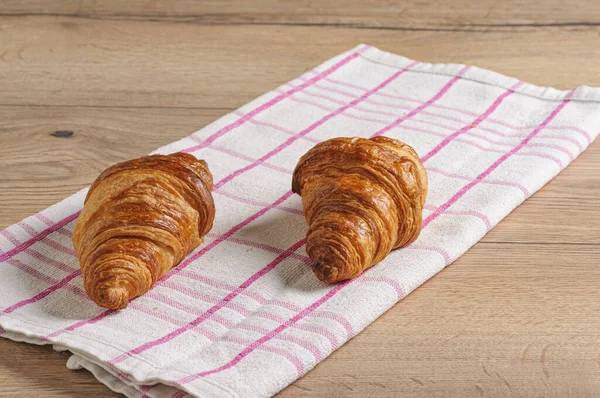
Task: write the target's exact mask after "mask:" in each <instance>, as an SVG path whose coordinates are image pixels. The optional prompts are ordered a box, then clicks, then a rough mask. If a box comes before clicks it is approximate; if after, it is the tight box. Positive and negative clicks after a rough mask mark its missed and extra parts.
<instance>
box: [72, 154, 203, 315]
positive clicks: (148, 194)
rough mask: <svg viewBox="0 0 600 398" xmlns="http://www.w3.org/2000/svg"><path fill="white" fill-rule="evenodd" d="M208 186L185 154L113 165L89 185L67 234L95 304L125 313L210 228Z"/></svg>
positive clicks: (198, 163) (197, 165)
mask: <svg viewBox="0 0 600 398" xmlns="http://www.w3.org/2000/svg"><path fill="white" fill-rule="evenodd" d="M212 187H213V179H212V175H211V173H210V171H209V170H208V166H207V165H206V162H205V161H204V160H198V159H196V158H195V157H194V156H192V155H189V154H185V153H175V154H172V155H166V156H165V155H152V156H144V157H142V158H139V159H134V160H129V161H126V162H122V163H118V164H116V165H114V166H112V167H110V168H108V169H107V170H105V171H104V172H103V173H102V174H100V176H99V177H98V178H97V179H96V181H94V183H93V184H92V186H91V188H90V190H89V191H88V193H87V196H86V198H85V202H84V206H83V210H82V211H81V214H80V215H79V218H78V219H77V222H76V224H75V229H74V230H73V245H74V246H75V251H76V253H77V256H78V257H79V261H80V265H81V272H82V274H83V281H84V287H85V291H86V292H87V294H88V295H89V296H90V298H91V299H92V300H94V302H96V304H98V305H99V306H101V307H105V308H110V309H114V310H116V309H122V308H125V307H127V304H128V302H129V300H131V299H133V298H135V297H137V296H139V295H141V294H144V293H145V292H147V291H148V290H149V289H150V288H151V287H152V286H153V285H154V283H155V282H156V281H157V280H159V279H160V278H162V277H163V276H164V275H165V274H166V273H167V272H168V271H169V270H170V269H171V268H173V267H175V266H176V265H177V264H179V263H180V262H181V260H183V258H184V257H185V256H187V255H188V254H189V253H190V252H191V251H192V250H194V249H195V248H196V247H197V246H198V245H199V244H200V243H202V241H203V237H204V235H206V233H207V232H208V231H209V230H210V229H211V228H212V224H213V220H214V217H215V205H214V202H213V198H212V194H211V191H212Z"/></svg>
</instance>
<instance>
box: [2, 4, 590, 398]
mask: <svg viewBox="0 0 600 398" xmlns="http://www.w3.org/2000/svg"><path fill="white" fill-rule="evenodd" d="M395 3H397V4H395ZM426 3H427V4H426ZM599 41H600V2H598V1H595V0H588V1H580V2H575V1H570V2H567V1H560V0H548V1H537V2H533V1H526V0H506V1H497V0H490V1H477V2H475V1H467V0H457V1H453V2H444V1H441V0H432V1H429V2H424V1H420V0H407V1H403V2H392V1H369V2H367V1H354V2H348V1H340V0H335V1H324V2H317V1H304V2H295V3H294V2H292V1H284V0H280V1H275V0H274V1H252V2H250V1H247V2H244V1H241V0H231V1H226V2H219V1H206V2H201V1H191V0H188V1H177V2H174V1H164V2H159V1H150V0H129V1H119V0H96V1H91V0H81V1H75V0H65V1H61V2H58V1H55V2H49V1H42V0H4V1H3V2H2V4H1V5H0V120H1V124H0V167H1V170H2V172H1V173H0V227H6V226H8V225H10V224H12V223H15V222H17V221H19V220H20V219H22V218H23V217H25V216H28V215H31V214H33V213H34V212H37V211H39V210H41V209H43V208H45V207H47V206H48V205H51V204H53V203H54V202H56V201H58V200H60V199H62V198H64V197H65V196H67V195H69V194H71V193H74V192H75V191H76V190H78V189H80V188H81V187H83V186H85V185H87V184H89V183H91V182H92V181H93V179H94V178H95V176H96V175H97V174H98V173H99V172H100V171H102V170H103V169H104V168H106V167H107V166H108V165H110V164H112V163H115V162H118V161H121V160H124V159H128V158H132V157H137V156H141V155H144V154H146V153H148V152H150V151H151V150H153V149H155V148H157V147H158V146H161V145H164V144H166V143H168V142H170V141H173V140H175V139H177V138H180V137H183V136H185V135H188V134H190V133H191V132H193V131H195V130H197V129H199V128H201V127H202V126H204V125H205V124H207V123H209V122H210V121H212V120H214V119H216V118H218V117H219V116H221V115H223V114H224V113H226V112H229V111H231V110H233V109H236V108H237V107H239V106H240V105H242V104H244V103H246V102H247V101H249V100H251V99H253V98H254V97H256V96H258V95H259V94H262V93H263V92H265V91H267V90H269V89H273V88H275V87H276V86H278V85H280V84H282V83H284V82H286V81H288V80H290V79H292V78H294V77H296V76H298V75H299V74H301V73H302V72H304V71H306V70H307V69H309V68H311V67H313V66H315V65H316V64H318V63H320V62H322V61H323V60H325V59H327V58H329V57H331V56H333V55H335V54H337V53H339V52H342V51H344V50H347V49H349V48H351V47H353V46H355V45H356V44H358V43H361V42H363V43H368V44H371V45H374V46H377V47H380V48H382V49H384V50H388V51H392V52H395V53H399V54H402V55H405V56H407V57H410V58H413V59H417V60H421V61H427V62H457V63H468V64H473V65H477V66H480V67H484V68H490V69H494V70H496V71H498V72H501V73H504V74H507V75H510V76H515V77H519V78H520V79H522V80H526V81H529V82H533V83H536V84H539V85H551V86H555V87H557V88H560V89H566V88H571V87H575V86H578V85H584V84H586V85H591V86H600V74H599V73H598V65H600V47H599V46H598V43H599ZM599 128H600V126H599ZM599 197H600V144H599V143H595V144H593V145H592V146H591V147H590V148H589V149H588V150H587V151H586V152H585V153H584V154H583V155H581V156H580V157H579V158H578V159H577V160H576V161H575V162H574V163H573V164H572V165H571V166H569V167H568V168H567V169H566V170H565V171H564V172H563V173H562V174H560V175H559V176H558V177H557V178H556V179H555V180H553V181H552V182H551V183H549V184H548V185H547V186H546V187H544V188H543V189H542V190H541V191H540V192H538V193H537V194H535V195H534V196H533V197H532V198H530V199H529V200H527V202H526V203H525V204H524V205H522V206H521V207H519V208H518V209H517V210H516V211H515V212H514V213H512V214H511V215H510V216H509V217H507V218H506V219H505V220H504V221H502V222H501V223H500V225H498V226H497V227H496V228H494V230H493V231H491V232H490V233H489V234H488V235H487V236H486V237H485V238H484V239H483V240H482V241H481V242H480V243H478V244H477V245H475V247H473V248H472V249H471V250H470V251H469V252H468V253H467V254H466V255H464V256H463V257H462V258H460V259H459V260H458V261H456V262H455V263H454V264H452V266H450V267H448V268H447V269H446V270H445V271H443V272H441V273H440V274H438V275H437V276H436V277H434V278H433V279H432V280H430V281H429V282H427V283H425V284H424V285H423V286H422V287H420V288H419V289H417V290H416V291H415V292H414V293H412V294H411V295H410V296H409V297H408V298H406V299H405V300H403V301H402V302H401V303H399V304H398V305H396V306H395V307H394V308H393V309H391V310H390V311H388V312H387V313H386V314H385V315H384V316H382V317H381V318H380V319H379V320H377V321H376V322H374V323H373V324H372V325H371V326H370V327H368V328H367V329H366V330H365V331H364V332H363V333H361V334H360V335H359V336H358V337H356V338H354V339H353V340H352V341H350V342H349V343H347V344H346V345H344V346H343V347H342V348H341V349H339V350H338V351H337V352H335V353H334V354H333V355H331V357H329V358H328V359H326V360H325V361H324V362H322V363H321V364H320V365H318V366H317V367H316V368H315V369H314V370H312V371H311V372H309V373H308V374H307V375H306V376H305V377H303V378H302V379H301V380H298V381H297V382H296V383H294V384H292V385H291V386H290V387H288V388H287V389H286V390H284V391H283V393H282V394H281V396H283V397H292V396H300V395H301V396H314V397H317V396H339V395H344V396H355V397H364V396H440V397H441V396H444V397H446V396H461V397H471V396H472V397H490V396H493V397H503V396H510V395H514V396H554V397H566V396H573V397H574V396H578V397H579V396H581V397H583V396H589V397H592V396H600V354H599V353H600V338H599V337H600V293H599V287H600V267H598V266H599V265H600V245H599V244H600V199H598V198H599ZM65 360H66V357H65V356H63V355H61V354H58V353H55V352H53V351H52V350H51V349H49V348H48V347H34V346H30V345H26V344H18V343H14V342H11V341H6V340H3V339H0V395H2V396H10V397H12V396H16V395H17V393H19V395H21V396H37V397H50V396H71V397H79V396H82V395H86V396H88V397H91V396H98V397H99V396H102V397H105V396H113V395H114V394H112V393H111V392H110V391H109V390H108V389H107V388H106V387H104V386H102V385H101V384H100V383H98V382H96V381H95V380H94V379H93V377H92V376H91V375H90V374H89V373H87V372H84V371H81V372H71V371H69V370H67V369H66V368H65Z"/></svg>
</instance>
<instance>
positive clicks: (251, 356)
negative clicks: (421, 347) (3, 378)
mask: <svg viewBox="0 0 600 398" xmlns="http://www.w3.org/2000/svg"><path fill="white" fill-rule="evenodd" d="M599 102H600V90H599V89H595V88H590V87H578V88H577V89H574V90H570V91H558V90H555V89H552V88H542V87H536V86H534V85H531V84H527V83H523V82H521V81H519V80H516V79H512V78H508V77H506V76H502V75H499V74H497V73H494V72H490V71H486V70H482V69H478V68H475V67H469V66H464V65H452V64H426V63H420V62H415V61H412V60H409V59H406V58H404V57H401V56H397V55H394V54H390V53H386V52H383V51H380V50H378V49H376V48H373V47H369V46H365V45H360V46H358V47H356V48H355V49H352V50H351V51H348V52H346V53H344V54H341V55H339V56H337V57H335V58H333V59H331V60H329V61H327V62H325V63H324V64H322V65H320V66H318V67H316V68H315V69H313V70H311V71H310V72H307V73H305V74H304V75H302V76H300V77H299V78H297V79H295V80H293V81H291V82H289V83H287V84H285V85H284V86H281V87H279V88H278V89H276V90H274V91H271V92H269V93H267V94H265V95H263V96H261V97H260V98H258V99H256V100H254V101H252V102H251V103H249V104H247V105H245V106H243V107H242V108H240V109H239V110H238V111H236V112H233V113H231V114H228V115H226V116H224V117H222V118H221V119H219V120H217V121H215V122H214V123H212V124H211V125H209V126H207V127H205V128H204V129H202V130H200V131H198V132H196V133H194V134H192V135H191V136H189V137H186V138H183V139H181V140H179V141H177V142H175V143H173V144H171V145H168V146H166V147H163V148H161V149H159V150H158V151H157V152H158V153H172V152H176V151H184V152H188V153H192V154H193V155H195V156H197V157H198V158H202V159H206V161H207V162H208V164H209V166H210V169H211V171H212V173H213V175H214V177H215V181H216V183H215V189H214V193H213V195H214V197H215V202H216V208H217V210H216V214H217V216H216V219H215V226H214V228H213V230H212V231H211V232H210V233H209V235H208V236H207V239H206V243H205V244H203V245H201V246H200V247H199V248H198V249H197V250H196V251H195V252H193V253H192V254H191V255H190V256H188V257H187V258H186V259H185V260H184V261H183V262H182V263H181V264H180V265H179V267H177V268H175V269H173V270H172V271H171V272H169V274H168V275H167V276H165V277H164V278H163V279H162V280H160V281H159V282H157V283H156V285H155V287H154V288H153V289H152V290H151V291H150V292H148V293H147V294H145V295H144V296H143V297H140V298H137V299H135V300H133V301H132V302H131V304H130V306H129V308H127V309H126V310H124V311H120V312H114V311H107V310H104V309H102V308H99V307H97V306H96V305H95V304H94V303H93V302H92V301H90V300H89V299H88V298H87V297H86V294H85V292H84V290H83V285H82V278H81V273H80V271H79V265H78V261H77V258H76V257H75V252H74V251H73V247H72V244H71V232H72V229H73V224H74V221H75V219H76V217H77V215H78V213H79V211H80V209H81V207H82V204H83V199H84V197H85V194H86V191H87V190H86V189H84V190H82V191H80V192H78V193H77V194H75V195H73V196H71V197H69V198H67V199H65V200H64V201H62V202H60V203H58V204H56V205H54V206H52V207H50V208H48V209H46V210H44V211H42V212H41V213H39V214H36V215H35V216H32V217H29V218H27V219H25V220H23V221H22V222H20V223H18V224H16V225H13V226H11V227H9V228H8V229H6V230H5V231H2V233H1V235H0V250H1V251H0V326H1V327H0V332H1V333H2V336H3V337H6V338H9V339H13V340H19V341H27V342H30V343H33V344H53V345H54V346H55V348H56V349H59V350H69V351H71V352H72V353H73V355H72V356H71V358H70V359H69V361H68V364H67V365H68V366H69V367H70V368H73V369H77V368H86V369H88V370H89V371H91V372H92V373H93V374H94V375H95V376H96V377H97V378H98V380H100V381H101V382H103V383H105V384H106V385H108V386H109V387H110V388H112V389H113V390H115V391H118V392H121V393H123V394H125V395H127V396H129V397H146V396H149V397H173V398H176V397H183V396H186V395H188V394H190V395H193V396H202V397H207V396H210V397H221V396H232V397H262V396H268V395H272V394H274V393H276V392H277V391H279V390H281V389H282V388H284V387H285V386H287V385H288V384H289V383H291V382H293V381H294V380H296V379H297V378H299V377H301V376H302V375H303V374H305V373H306V372H307V371H309V370H310V369H311V368H312V367H314V366H315V365H316V364H317V363H318V362H320V361H322V360H323V359H324V358H325V357H327V355H329V354H330V353H331V352H332V351H334V350H335V349H336V348H338V347H339V346H341V345H342V344H344V342H346V341H347V340H348V339H350V338H351V337H352V336H354V335H356V334H357V333H359V332H360V331H361V330H362V329H363V328H364V327H366V326H367V325H368V324H369V323H371V322H372V321H373V320H375V319H376V318H377V317H378V316H380V315H381V314H382V313H383V312H385V311H386V310H387V309H389V308H390V307H391V306H393V305H394V304H395V303H396V302H398V301H399V300H401V299H402V298H403V297H404V296H406V295H407V294H408V293H410V292H411V291H412V290H414V289H415V288H417V287H418V286H419V285H420V284H422V283H423V282H425V281H426V280H427V279H428V278H430V277H431V276H433V275H434V274H436V273H437V272H439V271H441V270H442V269H443V268H444V267H445V266H447V265H448V264H450V263H451V262H452V261H454V260H455V259H456V258H458V257H459V256H460V255H462V254H463V253H464V252H465V251H466V250H468V249H469V247H471V246H472V245H473V244H474V243H475V242H477V241H478V240H479V239H481V238H482V237H483V236H484V235H485V234H486V233H487V232H488V231H489V230H490V229H491V228H492V227H493V226H494V225H496V224H497V223H498V222H499V221H500V220H501V219H502V218H503V217H505V216H506V215H507V214H508V213H509V212H510V211H512V210H513V209H514V208H515V207H516V206H518V205H519V204H520V203H521V202H523V201H524V200H525V199H526V198H527V197H529V196H530V195H531V194H532V193H534V192H535V191H537V190H538V189H540V188H541V187H542V186H543V185H544V184H545V183H547V182H548V181H549V180H550V179H552V178H553V177H554V176H556V175H557V174H558V173H559V172H560V171H561V170H562V169H563V168H565V167H566V166H567V165H568V164H569V163H570V162H571V161H573V159H575V157H577V156H578V155H579V154H580V153H581V152H582V151H583V150H584V149H585V148H586V147H587V146H588V145H589V144H590V143H591V142H592V140H593V139H594V138H595V136H596V135H597V134H598V133H597V126H599V125H600V104H599ZM382 134H385V135H386V136H389V137H394V138H398V139H400V140H402V141H404V142H407V143H408V144H410V145H411V146H412V147H413V148H415V150H416V151H417V152H418V153H419V155H420V156H421V157H422V160H423V163H424V165H425V167H426V169H427V171H428V175H429V189H430V191H429V195H428V197H427V204H426V207H425V214H424V223H423V230H422V232H421V236H420V237H419V239H418V240H417V241H416V242H415V243H414V244H412V245H410V246H408V247H406V248H404V249H401V250H397V251H394V252H392V253H391V254H390V255H389V256H388V257H387V258H386V259H385V260H384V261H382V262H381V263H380V264H378V265H377V266H375V267H373V268H371V269H369V270H368V271H366V272H365V273H364V274H363V275H361V276H360V277H358V278H356V279H354V280H352V281H348V282H345V283H341V284H338V285H334V286H329V285H325V284H323V283H322V282H320V281H319V280H317V278H316V277H315V276H314V275H313V273H312V271H311V269H310V265H309V259H308V258H307V257H306V254H305V247H304V244H305V241H304V236H305V233H306V222H305V220H304V218H303V215H302V210H301V209H302V206H301V200H300V198H299V197H298V196H296V195H292V193H291V192H290V185H291V174H292V170H293V168H294V166H295V164H296V162H297V161H298V158H299V157H300V156H301V155H302V154H303V153H305V152H306V151H307V150H309V149H310V148H311V147H312V146H314V145H315V143H317V142H320V141H323V140H326V139H328V138H332V137H338V136H359V137H373V136H378V135H382Z"/></svg>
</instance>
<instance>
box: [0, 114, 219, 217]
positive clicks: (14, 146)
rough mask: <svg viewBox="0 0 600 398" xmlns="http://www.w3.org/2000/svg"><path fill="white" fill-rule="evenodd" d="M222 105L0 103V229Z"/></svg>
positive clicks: (191, 127)
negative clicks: (57, 105)
mask: <svg viewBox="0 0 600 398" xmlns="http://www.w3.org/2000/svg"><path fill="white" fill-rule="evenodd" d="M229 111H230V110H229V109H152V108H128V109H121V108H87V107H33V106H28V107H13V106H0V119H1V120H3V121H4V122H3V126H2V129H1V130H0V155H1V156H0V168H1V169H2V175H1V176H0V228H5V227H7V226H9V225H11V224H13V223H15V222H18V221H20V220H21V219H23V218H24V217H27V216H30V215H32V214H34V213H35V212H37V211H40V210H42V209H44V208H46V207H48V206H50V205H52V204H53V203H56V202H58V201H60V200H62V199H64V198H65V197H67V196H68V195H70V194H72V193H75V192H77V191H78V190H79V189H81V188H83V187H85V186H87V185H89V184H91V183H92V182H93V181H94V179H95V178H96V177H97V176H98V174H99V173H100V172H102V170H104V169H105V168H107V167H108V166H110V165H112V164H114V163H116V162H120V161H123V160H126V159H130V158H134V157H139V156H143V155H146V154H148V153H149V152H151V151H153V150H155V149H157V148H158V147H160V146H163V145H166V144H168V143H171V142H173V141H175V140H177V139H180V138H183V137H185V136H187V135H189V134H191V133H193V132H194V131H197V130H199V129H200V128H202V127H203V126H205V125H206V124H208V123H210V122H212V121H213V120H215V119H217V118H218V117H220V116H222V115H223V114H225V113H227V112H229ZM57 132H58V133H57ZM60 132H67V133H66V134H68V135H69V136H68V138H67V137H62V138H61V137H60V136H61V135H65V134H61V133H60ZM69 133H72V135H70V134H69ZM53 134H54V135H53ZM56 135H58V136H59V137H56Z"/></svg>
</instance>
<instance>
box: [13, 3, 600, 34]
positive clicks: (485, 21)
mask: <svg viewBox="0 0 600 398" xmlns="http://www.w3.org/2000/svg"><path fill="white" fill-rule="evenodd" d="M2 9H3V14H13V15H23V14H36V15H39V14H45V15H57V14H60V15H79V16H88V17H90V18H111V17H112V18H115V17H116V18H136V19H157V18H160V19H172V20H179V21H190V22H193V23H213V24H339V25H350V26H353V27H374V28H407V29H411V28H412V29H444V28H461V27H478V26H480V27H481V26H485V27H494V28H513V27H515V26H519V25H526V26H539V25H553V24H568V25H571V26H573V25H575V26H578V25H579V26H586V25H589V24H594V23H598V22H600V4H599V3H598V2H593V1H586V2H585V4H582V3H581V2H576V1H560V0H542V1H536V2H531V1H526V0H507V1H502V2H499V1H496V0H481V1H477V2H473V1H468V0H458V1H452V2H451V3H448V2H447V1H444V0H432V1H428V2H426V3H423V2H422V1H419V0H407V1H401V2H400V1H386V0H383V1H382V0H379V1H369V2H368V3H365V2H364V1H361V0H333V1H321V2H297V1H285V0H275V1H244V0H227V1H218V0H213V1H194V0H179V1H151V2H150V1H147V0H129V1H119V0H65V1H60V2H47V1H43V0H5V1H4V2H3V4H2Z"/></svg>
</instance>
